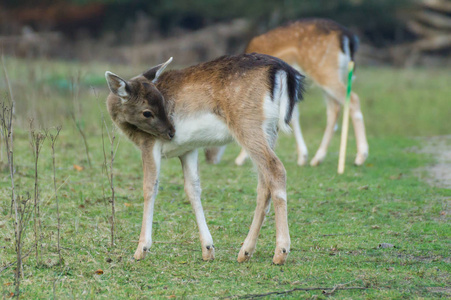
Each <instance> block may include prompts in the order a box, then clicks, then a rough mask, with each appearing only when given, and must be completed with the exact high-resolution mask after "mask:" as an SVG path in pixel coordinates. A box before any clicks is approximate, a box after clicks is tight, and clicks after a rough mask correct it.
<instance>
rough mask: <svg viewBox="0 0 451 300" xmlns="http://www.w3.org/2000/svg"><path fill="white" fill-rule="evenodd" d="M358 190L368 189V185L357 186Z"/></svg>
mask: <svg viewBox="0 0 451 300" xmlns="http://www.w3.org/2000/svg"><path fill="white" fill-rule="evenodd" d="M358 189H359V190H361V191H362V190H367V189H368V185H363V186H360V187H359V188H358Z"/></svg>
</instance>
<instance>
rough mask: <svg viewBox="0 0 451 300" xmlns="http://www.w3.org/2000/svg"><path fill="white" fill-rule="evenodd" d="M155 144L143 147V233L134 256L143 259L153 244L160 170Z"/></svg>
mask: <svg viewBox="0 0 451 300" xmlns="http://www.w3.org/2000/svg"><path fill="white" fill-rule="evenodd" d="M153 146H154V145H150V146H149V145H147V146H146V147H142V149H141V151H142V161H143V174H144V180H143V190H144V211H143V222H142V226H141V234H140V235H139V243H138V248H137V249H136V252H135V255H134V258H135V259H137V260H140V259H143V258H144V257H145V256H146V253H147V251H148V250H149V248H150V246H151V245H152V221H153V210H154V204H155V198H156V196H157V192H158V174H159V171H160V160H161V156H160V151H159V149H155V148H154V147H153Z"/></svg>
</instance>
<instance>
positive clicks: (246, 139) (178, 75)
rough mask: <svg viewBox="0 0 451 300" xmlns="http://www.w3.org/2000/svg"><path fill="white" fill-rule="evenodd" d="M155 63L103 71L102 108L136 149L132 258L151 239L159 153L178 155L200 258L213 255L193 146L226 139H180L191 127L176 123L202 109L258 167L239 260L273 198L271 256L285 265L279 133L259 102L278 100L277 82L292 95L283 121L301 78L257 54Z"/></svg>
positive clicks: (253, 239) (286, 245)
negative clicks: (140, 187)
mask: <svg viewBox="0 0 451 300" xmlns="http://www.w3.org/2000/svg"><path fill="white" fill-rule="evenodd" d="M160 66H161V65H160ZM160 66H157V67H155V68H153V69H151V70H149V71H148V72H146V73H144V74H143V75H142V76H137V77H135V78H133V79H132V80H130V81H127V82H125V81H124V80H122V79H120V77H117V76H116V75H114V74H112V73H108V72H107V80H108V83H109V86H110V89H111V91H112V93H111V94H110V95H109V96H108V98H107V106H108V111H109V112H110V115H111V117H112V119H113V121H114V122H115V123H116V124H117V125H118V127H120V128H121V129H122V130H123V132H124V133H125V134H126V135H127V136H128V137H129V138H130V139H131V140H132V141H133V142H134V143H135V144H136V145H137V146H138V147H139V148H140V150H141V152H142V159H143V172H144V197H145V204H144V217H143V225H142V229H141V235H140V240H139V241H140V242H139V245H138V249H137V250H136V253H135V258H136V259H141V258H144V256H145V253H146V251H147V249H148V248H149V247H150V244H151V227H152V214H153V201H154V199H155V195H156V192H157V191H158V172H159V160H160V159H161V155H165V156H168V157H172V156H179V158H180V160H181V162H182V166H183V170H184V175H185V191H186V193H187V195H188V197H189V198H190V201H191V203H192V205H193V208H194V211H195V213H196V220H197V221H198V226H199V231H200V236H201V243H202V257H203V258H204V259H206V260H208V259H213V258H214V246H213V244H212V240H211V236H210V233H209V232H208V228H207V229H205V228H206V223H205V218H204V216H203V211H202V208H201V204H200V186H199V179H198V176H197V175H196V174H197V152H195V151H197V150H196V148H198V147H204V146H211V145H218V144H225V143H227V142H229V141H230V140H229V138H222V137H221V138H222V140H221V139H220V140H215V137H213V138H212V137H203V136H192V137H191V136H190V137H191V139H192V141H191V140H188V141H184V140H183V138H184V137H183V136H178V133H177V132H178V131H179V129H180V131H181V132H185V134H187V135H189V134H190V132H189V130H194V129H190V128H180V127H179V129H177V125H178V124H182V122H183V120H191V122H193V121H192V120H196V119H197V118H198V117H199V116H202V115H208V116H214V117H215V118H216V119H217V120H219V121H218V122H220V123H221V124H225V125H226V127H227V128H228V132H229V134H230V135H231V136H232V137H233V138H234V139H235V140H236V141H237V142H238V143H240V144H241V146H243V147H244V148H245V149H247V151H248V152H249V154H250V156H251V158H252V159H253V161H254V162H255V164H256V165H257V169H258V173H259V183H258V196H257V209H256V212H255V216H254V221H253V223H252V225H251V229H250V231H249V234H248V237H247V238H246V240H245V242H244V244H243V247H242V248H241V251H240V254H239V256H238V261H245V260H248V259H249V258H250V257H251V256H252V253H253V252H254V250H255V244H256V239H257V236H258V234H259V231H260V228H261V225H262V222H263V218H264V216H265V214H266V212H267V209H268V205H269V201H270V199H272V200H273V201H274V206H275V211H276V232H277V243H276V251H275V254H274V259H273V261H274V262H275V263H277V264H283V263H284V262H285V260H286V258H287V255H288V252H289V247H290V237H289V232H288V223H287V208H286V187H285V183H286V174H285V169H284V167H283V165H282V163H281V162H280V160H279V159H278V158H277V156H276V155H275V153H274V151H273V149H272V148H273V146H274V143H275V139H276V138H277V124H276V123H271V122H270V121H267V120H266V116H265V110H264V108H263V105H264V101H268V100H265V97H267V95H268V94H270V95H272V97H273V98H272V100H271V101H282V100H280V99H279V98H277V99H274V97H275V96H274V95H276V89H275V87H276V86H277V87H279V88H278V89H277V90H279V89H282V87H283V88H285V89H287V91H286V94H287V95H288V94H289V95H291V96H290V97H287V99H288V98H289V100H286V101H289V102H290V103H287V111H286V112H283V113H284V114H285V115H284V121H287V122H289V121H290V120H289V119H290V117H289V116H291V113H292V109H293V106H294V104H295V102H296V101H297V100H298V99H296V98H295V96H297V95H296V94H299V95H300V93H301V91H302V76H301V75H300V74H299V73H297V72H296V71H295V70H294V69H293V68H291V67H290V66H288V65H287V64H286V63H284V62H282V61H281V60H279V59H277V58H274V57H270V56H267V55H262V54H243V55H237V56H225V57H221V58H218V59H217V60H214V61H211V62H207V63H203V64H199V65H196V66H193V67H189V68H186V69H183V70H173V71H167V72H165V73H163V74H161V76H159V77H158V78H154V77H155V76H156V74H157V73H158V72H156V71H158V70H159V67H160ZM279 72H284V74H286V86H280V85H279V82H276V81H277V80H279V79H278V78H279V77H277V76H273V75H274V74H279ZM108 74H109V75H108ZM118 78H119V79H118ZM124 86H125V88H124ZM290 86H291V87H292V89H291V92H289V90H290ZM121 93H122V94H127V96H125V98H126V99H125V100H124V96H121ZM291 102H293V103H291ZM277 107H279V106H277ZM277 109H280V107H279V108H277ZM145 110H149V111H151V112H152V114H153V118H151V119H148V118H144V117H143V116H142V113H143V111H145ZM277 116H280V115H279V114H277ZM221 121H222V122H221ZM194 122H196V121H194ZM215 122H216V121H215ZM265 122H270V123H265ZM173 124H174V125H173ZM173 126H175V130H176V131H175V137H174V139H173V140H172V141H170V142H169V141H167V140H168V138H167V137H168V135H169V134H170V133H171V132H173V130H174V128H173ZM179 126H181V125H179ZM196 126H197V127H199V126H201V127H202V126H204V127H205V128H207V129H208V126H209V124H200V123H199V124H197V123H196ZM196 126H194V127H196ZM215 126H219V125H217V124H216V125H215ZM149 127H152V128H149ZM197 127H196V128H197ZM204 127H202V128H204ZM265 128H266V129H265ZM183 130H185V131H183ZM186 130H188V132H187V131H186ZM265 130H266V131H265ZM181 141H183V142H181ZM177 143H180V144H177ZM165 145H166V146H165ZM158 147H160V148H158ZM164 147H166V148H164ZM168 149H169V150H168Z"/></svg>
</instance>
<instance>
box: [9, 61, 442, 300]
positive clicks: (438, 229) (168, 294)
mask: <svg viewBox="0 0 451 300" xmlns="http://www.w3.org/2000/svg"><path fill="white" fill-rule="evenodd" d="M5 60H6V63H5V66H6V68H7V70H8V72H9V79H10V81H11V83H12V88H13V92H14V97H15V100H16V105H17V109H16V114H17V118H16V120H15V141H14V142H15V144H14V155H15V165H16V173H15V184H16V192H17V194H18V195H21V196H26V195H27V193H29V194H30V195H33V191H34V178H33V177H34V172H35V171H34V159H33V154H32V151H31V147H30V137H29V125H28V123H29V121H28V119H29V118H30V117H32V118H34V119H35V124H36V126H41V127H42V128H50V130H54V129H52V128H54V127H55V126H57V125H62V126H63V130H62V132H61V135H60V137H59V139H58V140H57V147H56V165H57V170H56V176H57V186H58V188H59V189H58V195H59V199H60V211H61V222H62V227H61V246H62V257H63V259H64V263H63V264H61V265H58V264H57V262H58V254H57V250H56V243H57V241H56V230H57V217H56V204H55V197H54V189H53V178H52V160H51V148H50V142H49V140H46V141H45V143H44V146H43V148H42V152H41V157H40V159H39V163H38V167H39V168H38V171H39V188H40V201H41V219H42V231H41V238H40V241H41V243H42V248H41V249H40V253H41V254H40V255H41V257H40V259H39V263H38V262H37V261H36V258H35V253H34V251H32V252H31V253H30V254H29V255H28V256H27V257H26V258H24V267H23V279H22V283H21V296H22V297H23V298H27V299H38V298H39V299H44V298H62V299H65V298H74V299H87V298H110V299H119V298H132V299H138V298H139V299H141V298H163V299H164V298H188V299H205V298H252V297H258V295H260V296H262V295H264V294H267V293H273V294H271V295H267V296H266V297H268V298H278V297H286V298H292V299H299V298H325V297H328V295H327V294H323V290H325V289H326V290H327V288H329V289H328V290H327V291H328V292H331V289H332V288H334V287H336V288H337V289H336V290H334V291H333V293H332V294H331V295H330V296H329V297H331V298H337V299H351V298H352V299H358V298H366V299H399V298H406V299H411V298H435V297H437V298H440V297H450V295H451V289H450V286H451V258H450V249H451V226H450V214H451V210H450V205H451V202H450V199H451V191H450V190H447V189H440V188H435V187H430V186H429V185H427V184H426V183H424V182H422V181H421V180H420V179H419V177H422V176H425V174H420V176H418V171H416V170H417V169H418V168H419V167H422V166H424V165H426V164H428V163H432V162H433V159H434V158H433V157H428V156H426V155H424V154H418V153H416V152H415V151H413V149H414V148H416V147H421V146H422V143H424V140H422V139H417V138H416V137H419V136H420V137H425V136H436V135H444V134H450V129H451V127H450V126H449V117H450V116H451V105H450V95H451V87H450V85H449V83H450V82H451V72H450V71H449V70H448V69H409V70H398V69H391V68H374V67H372V68H365V67H359V68H358V70H357V76H358V79H357V80H356V81H355V84H354V86H355V90H356V91H357V92H358V93H359V95H360V98H361V100H362V111H363V113H364V115H365V121H366V126H367V133H368V139H369V143H370V156H369V158H368V160H367V162H366V163H365V165H364V166H362V167H354V166H352V161H353V158H354V155H355V141H354V137H353V135H352V134H351V136H350V141H349V142H348V145H349V146H348V154H347V165H346V171H345V174H344V175H341V176H338V175H337V174H336V168H337V160H338V142H339V134H338V133H337V134H336V136H335V137H334V139H333V142H332V144H331V146H330V149H329V154H328V156H327V158H326V160H325V162H324V163H323V164H322V165H320V166H319V167H317V168H312V167H298V166H297V165H296V163H295V162H296V153H295V145H294V139H293V137H291V136H286V135H282V136H281V137H280V139H279V143H278V147H277V153H278V155H279V157H280V158H281V160H282V161H283V162H284V164H285V167H286V169H287V174H288V184H287V190H288V211H289V225H290V234H291V241H292V248H291V253H290V256H289V258H288V262H287V263H286V265H284V266H276V265H272V264H271V260H272V255H273V251H274V247H275V226H274V225H275V224H274V213H273V211H272V210H271V212H270V214H269V216H268V217H267V219H266V222H265V224H264V226H263V228H262V232H261V235H260V239H259V242H258V247H257V251H256V252H255V254H254V256H253V257H252V259H251V261H250V262H248V263H243V264H239V263H237V262H236V257H237V254H238V251H239V249H240V246H241V243H242V242H243V241H244V238H245V237H246V234H247V231H248V228H249V225H250V223H251V220H252V216H253V210H254V208H255V197H256V185H257V180H256V174H255V172H254V171H253V168H252V166H251V163H249V162H247V163H246V165H245V166H243V167H237V166H235V165H234V164H233V160H234V158H235V156H236V155H237V153H238V152H239V148H238V147H237V146H236V145H231V146H229V147H228V148H227V151H226V153H225V155H224V158H223V160H222V161H221V163H220V164H218V165H215V166H211V165H207V164H206V163H205V161H204V158H203V156H202V155H201V162H200V172H201V181H202V187H203V194H202V198H203V205H204V210H205V214H206V217H207V222H208V225H209V228H210V231H211V233H212V235H213V239H214V241H215V247H216V259H215V260H214V261H211V262H204V261H202V259H201V249H200V242H199V238H198V231H197V226H196V223H195V218H194V215H193V213H192V210H191V206H190V204H189V202H188V200H187V199H186V197H185V194H184V190H183V177H182V173H181V167H180V163H179V162H178V160H177V159H171V160H168V161H166V162H165V163H164V164H163V166H162V170H161V178H160V190H159V195H158V197H157V200H156V204H155V216H154V229H153V230H154V232H153V237H154V238H153V240H154V244H153V246H152V248H151V250H150V252H149V253H148V255H147V257H146V259H145V260H143V261H139V262H134V261H133V260H132V255H133V253H134V251H135V247H136V245H137V240H138V237H139V231H140V227H141V217H142V207H143V203H142V198H143V197H142V188H141V186H142V179H141V178H142V171H141V158H140V153H139V151H138V150H137V149H136V148H135V147H134V146H133V145H132V144H131V143H130V142H129V141H127V140H126V139H125V137H123V136H121V135H120V134H117V136H118V140H119V147H118V151H117V156H116V160H115V162H114V174H115V181H114V182H115V188H116V232H115V235H116V240H115V245H114V246H111V242H110V216H111V207H110V203H109V201H108V199H109V197H110V195H111V192H110V190H109V186H108V180H107V177H106V174H105V172H104V171H103V167H102V166H103V160H104V155H103V150H102V130H101V128H102V113H103V114H105V108H104V106H105V105H104V101H105V98H106V95H107V89H106V84H105V82H104V79H103V74H104V71H105V70H107V69H109V70H111V71H113V72H115V73H119V74H121V75H123V76H124V77H126V76H132V75H135V74H137V73H138V72H140V71H142V69H140V68H133V67H127V68H124V67H123V66H109V65H101V64H90V65H84V64H78V63H60V62H49V61H20V60H15V59H11V58H6V59H5ZM1 78H2V79H1V80H0V93H1V94H0V96H1V97H2V100H5V99H7V98H8V96H7V87H6V84H5V80H4V77H3V75H2V77H1ZM71 82H72V83H73V84H74V86H75V88H73V87H72V83H71ZM72 113H73V114H74V116H75V117H76V119H77V120H76V121H77V124H78V125H79V126H80V127H81V128H82V129H83V131H84V133H85V134H86V136H87V142H88V145H89V148H90V159H91V162H92V166H91V167H89V165H88V162H87V159H86V154H85V147H84V144H83V140H82V138H81V135H80V134H79V132H78V131H77V129H76V126H75V123H74V122H73V121H72V120H71V114H72ZM105 117H106V118H107V119H106V121H107V123H108V124H110V121H109V117H108V116H105ZM301 125H302V128H303V131H304V134H305V139H306V142H307V144H308V147H309V151H310V154H311V156H313V154H314V151H315V150H316V148H317V146H318V145H319V142H320V139H321V137H322V131H323V129H324V126H325V108H324V105H323V101H322V99H321V95H320V93H319V92H318V91H317V90H316V89H311V90H309V92H308V94H307V95H306V100H305V102H304V103H302V104H301ZM106 147H109V145H108V142H107V144H106ZM2 159H3V162H2V164H1V173H0V175H1V181H0V196H1V202H0V292H1V295H2V297H3V298H9V297H11V296H12V294H11V293H13V292H14V266H10V264H11V263H13V262H14V261H15V250H14V229H13V228H14V219H13V218H12V217H11V216H10V191H11V183H10V179H9V173H8V168H7V166H6V164H7V160H6V156H5V153H4V149H3V148H2ZM74 165H75V166H74ZM33 243H34V236H33V219H31V220H30V222H29V225H28V227H27V229H26V232H25V238H24V245H23V249H24V253H25V254H27V253H29V251H31V250H33V249H34V248H33V247H34V246H33ZM381 243H389V244H392V245H394V247H392V248H379V245H380V244H381ZM8 266H9V267H8ZM303 289H307V291H305V290H303ZM308 289H311V290H308ZM277 293H278V294H277Z"/></svg>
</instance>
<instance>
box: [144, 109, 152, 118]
mask: <svg viewBox="0 0 451 300" xmlns="http://www.w3.org/2000/svg"><path fill="white" fill-rule="evenodd" d="M143 116H144V117H146V118H151V117H152V116H153V115H152V113H151V112H150V111H148V110H146V111H145V112H143Z"/></svg>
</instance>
